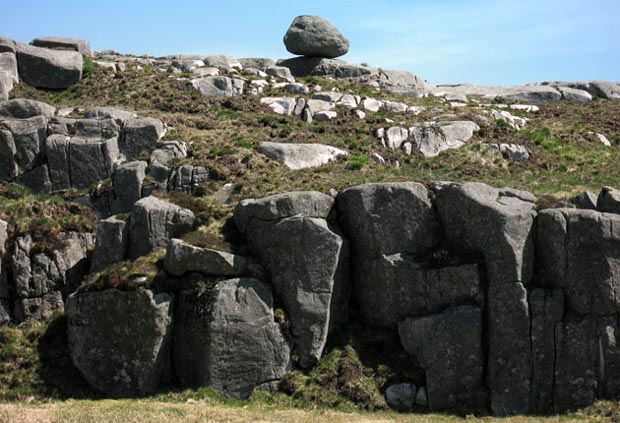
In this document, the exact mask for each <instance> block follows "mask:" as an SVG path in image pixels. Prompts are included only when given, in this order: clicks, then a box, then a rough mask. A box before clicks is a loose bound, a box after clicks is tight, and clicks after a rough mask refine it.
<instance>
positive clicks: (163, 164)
mask: <svg viewBox="0 0 620 423" xmlns="http://www.w3.org/2000/svg"><path fill="white" fill-rule="evenodd" d="M184 157H187V145H186V144H185V143H184V142H182V141H164V142H160V143H159V144H158V147H157V148H156V149H155V150H153V152H152V153H151V158H150V161H149V169H148V170H149V176H150V177H151V178H153V180H155V182H156V183H157V185H158V186H159V187H160V188H161V189H167V188H168V179H169V177H170V173H171V171H172V169H171V168H170V166H171V164H172V161H173V160H175V159H182V158H184Z"/></svg>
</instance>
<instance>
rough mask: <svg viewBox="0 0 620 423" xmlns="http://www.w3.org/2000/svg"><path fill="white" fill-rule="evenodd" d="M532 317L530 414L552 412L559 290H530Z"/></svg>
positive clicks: (561, 299) (560, 305) (560, 308)
mask: <svg viewBox="0 0 620 423" xmlns="http://www.w3.org/2000/svg"><path fill="white" fill-rule="evenodd" d="M530 312H531V315H532V329H531V331H532V333H531V339H532V390H531V392H532V398H531V411H532V412H533V413H549V412H551V411H553V394H554V385H555V374H554V372H555V365H556V355H555V348H556V345H555V328H556V325H558V324H561V322H562V318H563V317H564V294H563V293H562V291H561V290H551V289H541V288H536V289H533V290H532V292H531V293H530Z"/></svg>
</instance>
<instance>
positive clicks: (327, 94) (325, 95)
mask: <svg viewBox="0 0 620 423" xmlns="http://www.w3.org/2000/svg"><path fill="white" fill-rule="evenodd" d="M341 98H342V93H339V92H336V91H319V92H316V93H314V94H312V99H313V100H323V101H327V102H328V103H336V102H338V101H340V99H341Z"/></svg>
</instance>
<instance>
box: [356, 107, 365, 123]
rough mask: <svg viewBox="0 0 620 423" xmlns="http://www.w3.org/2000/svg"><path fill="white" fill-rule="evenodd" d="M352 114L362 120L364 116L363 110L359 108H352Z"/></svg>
mask: <svg viewBox="0 0 620 423" xmlns="http://www.w3.org/2000/svg"><path fill="white" fill-rule="evenodd" d="M353 116H355V117H356V118H357V119H359V120H362V119H365V118H366V113H364V112H363V111H361V110H359V109H355V110H353Z"/></svg>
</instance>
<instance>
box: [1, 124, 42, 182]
mask: <svg viewBox="0 0 620 423" xmlns="http://www.w3.org/2000/svg"><path fill="white" fill-rule="evenodd" d="M2 129H5V130H8V132H9V133H10V137H9V134H7V133H4V134H3V136H2V138H4V141H3V144H4V149H5V150H12V149H14V150H15V153H16V154H14V156H13V159H14V162H15V164H16V165H17V168H18V173H19V174H21V173H25V172H26V171H28V170H30V169H32V167H33V166H34V165H35V164H36V163H35V162H36V159H37V158H38V156H39V153H41V150H42V149H43V145H44V143H45V138H46V130H47V121H46V119H45V117H43V116H35V117H32V118H29V119H19V120H0V130H2ZM11 138H12V140H11ZM7 159H9V158H7ZM9 161H10V159H9Z"/></svg>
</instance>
